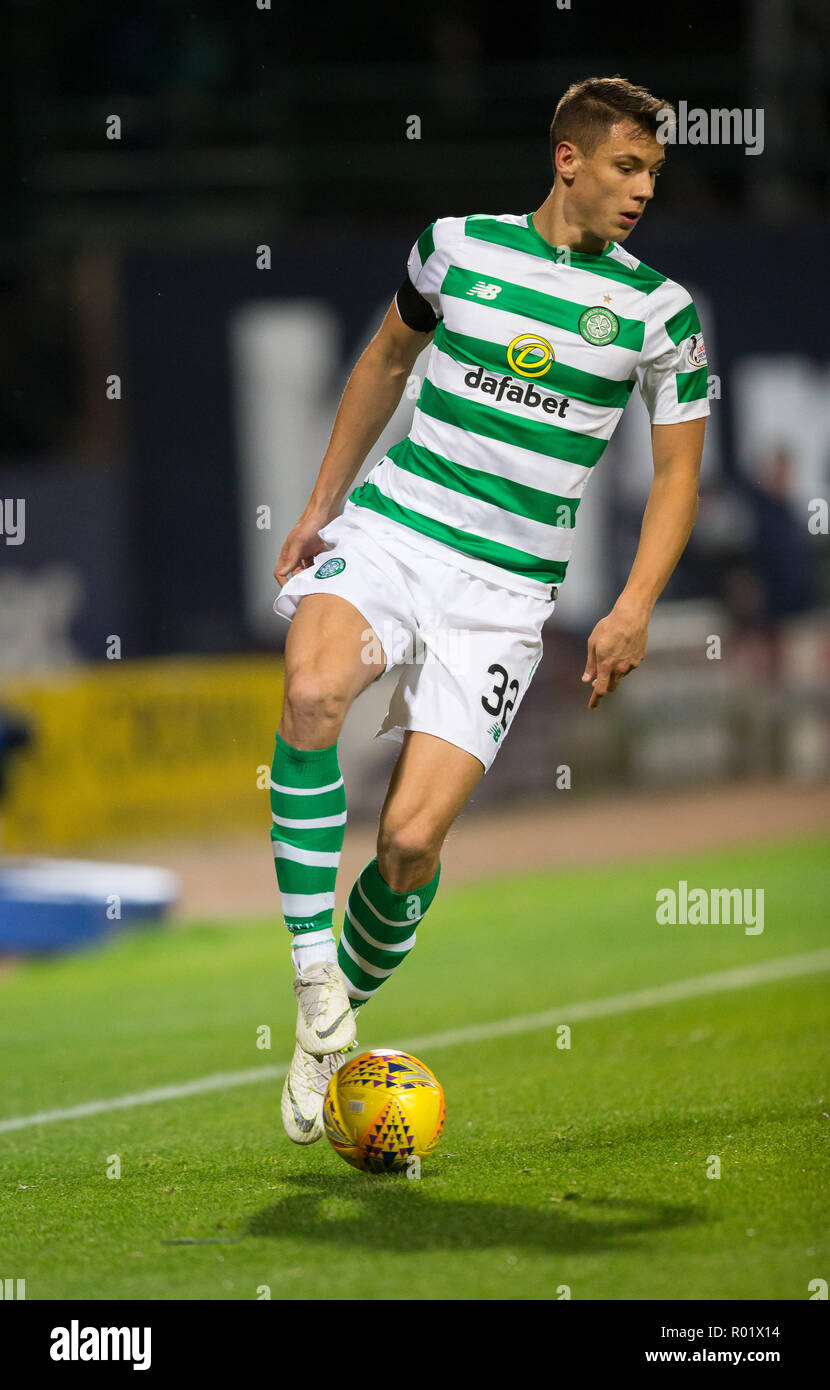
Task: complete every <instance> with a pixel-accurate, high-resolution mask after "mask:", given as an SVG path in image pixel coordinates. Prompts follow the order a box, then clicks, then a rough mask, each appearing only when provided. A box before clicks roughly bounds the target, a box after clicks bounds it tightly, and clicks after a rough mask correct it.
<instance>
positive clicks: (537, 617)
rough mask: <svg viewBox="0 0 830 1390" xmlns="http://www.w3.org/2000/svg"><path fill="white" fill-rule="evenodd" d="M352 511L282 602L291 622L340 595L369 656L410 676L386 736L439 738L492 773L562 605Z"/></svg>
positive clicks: (382, 732)
mask: <svg viewBox="0 0 830 1390" xmlns="http://www.w3.org/2000/svg"><path fill="white" fill-rule="evenodd" d="M398 530H400V531H401V532H404V530H405V528H404V527H400V528H396V529H395V532H394V533H389V532H382V533H381V532H379V531H378V530H377V529H376V528H375V527H374V526H373V527H372V528H371V529H370V528H369V527H368V526H367V527H362V526H360V525H357V524H356V523H354V522H353V521H351V520H347V519H346V518H344V517H343V516H338V517H335V519H334V521H331V522H329V524H328V525H327V526H325V527H323V529H322V531H321V532H320V535H321V537H322V539H323V540H324V541H325V542H326V547H327V548H326V550H325V551H321V553H320V554H319V555H317V556H316V557H315V560H314V564H313V565H311V566H309V568H308V569H306V570H303V571H302V573H300V574H295V575H294V576H293V577H292V578H291V579H289V580H288V582H287V583H286V584H285V585H284V587H283V589H282V591H281V593H280V596H279V598H277V599H276V600H275V602H274V609H275V611H276V612H277V613H280V614H282V616H283V617H285V618H288V619H289V620H290V619H291V618H293V616H294V614H295V612H296V610H297V604H298V603H299V601H300V599H301V598H303V597H304V596H305V595H306V594H339V595H340V597H341V598H344V599H347V600H348V601H349V603H351V604H353V606H354V607H355V608H357V609H358V611H359V612H360V613H362V614H363V617H364V618H365V619H366V629H367V630H366V633H365V634H364V641H365V643H366V651H367V653H371V654H372V655H367V660H371V659H372V656H374V659H375V660H377V659H378V658H380V657H381V654H382V653H383V654H385V656H386V670H387V671H390V670H392V668H393V667H395V666H401V667H402V668H403V669H402V672H401V677H400V680H399V681H398V684H397V686H396V688H395V691H394V694H393V695H392V699H391V701H390V704H389V710H388V712H387V715H386V718H385V719H384V721H383V723H382V724H381V726H380V728H379V729H378V732H377V734H376V735H375V737H376V738H386V739H395V740H396V741H398V742H401V741H402V740H403V735H404V731H405V730H407V729H411V730H417V731H419V732H421V733H425V734H433V735H434V736H435V737H436V738H441V739H444V740H445V741H446V742H447V743H452V744H455V745H456V747H458V748H464V749H466V751H467V752H468V753H472V754H473V756H474V757H476V758H478V759H479V760H480V762H482V763H483V765H484V771H485V772H487V771H488V769H489V768H490V766H491V765H492V763H493V760H494V758H495V756H496V754H497V752H498V750H499V748H500V747H501V744H502V743H503V741H504V738H505V736H506V735H507V733H508V732H509V729H510V726H511V723H512V721H513V719H514V717H515V714H516V711H517V709H518V708H519V705H520V704H521V702H522V699H523V698H524V695H525V692H526V691H527V688H528V686H529V685H530V681H531V677H532V676H533V672H534V671H535V669H536V667H537V665H538V664H539V661H540V659H541V656H542V636H541V631H542V624H543V623H544V622H545V620H546V618H549V617H550V615H551V613H552V612H553V610H554V606H555V601H554V600H553V599H551V598H549V597H547V596H546V597H544V598H537V597H534V596H529V595H527V594H520V593H515V592H514V591H513V590H510V589H503V588H501V587H500V586H498V585H495V584H490V583H488V582H487V581H486V580H484V579H479V578H477V577H476V576H475V575H471V574H468V573H467V572H466V571H465V570H462V569H457V568H456V566H455V565H453V564H451V563H449V562H447V561H444V560H439V559H436V558H434V557H433V556H431V555H426V554H424V553H423V551H420V550H417V549H416V548H415V546H413V545H411V544H409V543H408V542H407V540H406V538H405V536H404V535H402V536H401V537H399V536H398V534H397V533H398Z"/></svg>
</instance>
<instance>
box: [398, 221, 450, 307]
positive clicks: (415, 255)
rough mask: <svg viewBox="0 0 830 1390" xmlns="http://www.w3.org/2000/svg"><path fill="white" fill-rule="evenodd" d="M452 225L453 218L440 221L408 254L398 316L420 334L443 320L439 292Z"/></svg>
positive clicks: (431, 224) (446, 259) (431, 225)
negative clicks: (447, 233)
mask: <svg viewBox="0 0 830 1390" xmlns="http://www.w3.org/2000/svg"><path fill="white" fill-rule="evenodd" d="M452 221H453V219H452V218H449V217H441V218H439V219H438V220H437V221H436V222H431V223H430V225H429V226H428V227H427V228H426V229H425V230H424V231H423V232H421V235H420V236H419V237H418V240H417V241H416V242H415V245H414V246H413V247H412V250H411V251H410V253H409V259H408V260H407V263H406V280H405V281H404V284H403V285H402V286H401V289H400V290H399V291H398V293H397V295H396V303H397V306H398V313H399V314H400V316H401V318H402V319H403V321H404V323H406V324H408V325H409V327H410V328H415V329H417V330H418V331H419V332H429V331H430V330H431V329H433V328H434V327H435V325H436V324H437V323H438V320H439V319H441V318H442V317H443V310H442V308H441V297H440V290H441V284H442V282H443V279H444V276H445V274H446V272H447V265H448V256H447V249H446V246H445V242H446V224H449V223H451V222H452ZM406 281H408V282H409V285H410V286H411V287H412V293H410V290H409V288H408V286H407V283H406Z"/></svg>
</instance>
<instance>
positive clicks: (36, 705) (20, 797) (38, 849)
mask: <svg viewBox="0 0 830 1390" xmlns="http://www.w3.org/2000/svg"><path fill="white" fill-rule="evenodd" d="M282 691H283V664H282V658H281V657H279V656H251V657H229V658H201V657H188V658H182V657H176V658H171V659H168V660H156V661H130V662H121V661H112V662H101V663H100V664H98V665H95V666H86V667H77V668H74V667H73V668H68V669H66V670H61V671H50V672H49V673H44V674H43V675H41V676H33V675H29V676H25V677H24V676H15V677H8V678H4V679H2V680H0V699H2V701H3V703H4V705H6V706H8V707H9V708H11V709H13V710H14V711H15V712H17V713H19V714H22V715H23V716H24V717H25V718H27V719H28V720H29V721H30V723H31V724H32V726H33V732H34V741H33V744H32V746H31V747H30V748H29V749H27V750H25V751H23V752H22V753H20V754H19V756H17V757H16V758H15V759H14V760H13V763H12V766H11V774H10V777H9V784H8V793H7V797H6V800H5V802H4V805H3V808H2V827H3V835H2V849H3V850H4V851H5V852H7V853H18V852H22V853H41V854H51V853H53V852H54V851H57V850H63V849H66V848H69V847H72V846H79V845H89V844H93V843H95V842H97V841H102V842H104V841H113V842H117V841H121V842H122V843H124V842H127V841H129V840H131V839H132V838H133V837H135V838H140V837H141V838H146V837H152V836H155V835H161V834H168V833H169V834H179V833H181V834H190V833H195V832H198V831H201V832H203V833H204V834H205V835H206V836H209V835H211V834H212V833H213V832H214V831H216V830H221V829H226V828H231V827H244V826H247V825H250V826H257V825H259V826H262V825H263V823H264V824H266V825H267V824H268V821H269V811H268V798H267V791H266V790H265V789H264V787H263V774H262V768H263V766H267V767H269V768H270V764H271V759H272V756H273V751H274V733H275V730H276V728H277V724H278V723H279V719H280V711H281V709H282ZM265 787H267V779H266V781H265ZM263 818H264V821H263Z"/></svg>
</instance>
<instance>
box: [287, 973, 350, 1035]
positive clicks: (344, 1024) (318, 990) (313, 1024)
mask: <svg viewBox="0 0 830 1390" xmlns="http://www.w3.org/2000/svg"><path fill="white" fill-rule="evenodd" d="M294 993H295V994H296V996H297V1004H298V1008H297V1042H298V1043H299V1044H300V1047H301V1048H303V1049H304V1051H305V1052H310V1053H311V1054H312V1055H313V1056H315V1057H320V1056H324V1055H326V1054H328V1053H330V1052H342V1051H343V1049H344V1048H346V1047H350V1046H351V1044H352V1043H353V1042H354V1040H355V1033H356V1031H357V1030H356V1026H355V1017H354V1012H353V1010H352V1006H351V1004H350V1002H349V996H348V994H347V993H346V981H345V980H344V978H343V974H342V971H341V969H340V966H339V965H337V963H336V962H335V961H328V960H326V961H317V962H315V964H314V965H308V966H306V967H305V969H304V970H302V971H300V972H298V974H297V978H296V979H295V981H294Z"/></svg>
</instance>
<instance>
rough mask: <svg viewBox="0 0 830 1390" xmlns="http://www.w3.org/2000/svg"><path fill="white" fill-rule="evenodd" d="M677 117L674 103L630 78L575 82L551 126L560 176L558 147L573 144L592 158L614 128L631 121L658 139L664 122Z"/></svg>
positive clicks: (551, 145) (587, 79) (560, 103)
mask: <svg viewBox="0 0 830 1390" xmlns="http://www.w3.org/2000/svg"><path fill="white" fill-rule="evenodd" d="M667 111H671V112H672V113H674V107H673V106H672V103H671V102H670V101H661V100H660V98H659V97H655V96H652V94H651V92H649V91H647V90H646V88H645V87H636V86H635V85H634V83H633V82H629V81H628V79H627V78H626V77H620V76H619V74H617V75H616V76H614V77H586V78H585V80H584V81H583V82H573V83H571V86H570V87H569V88H568V90H567V92H565V95H564V96H563V97H561V98H560V100H559V102H558V104H557V107H556V111H555V113H554V117H553V120H552V121H551V125H550V158H551V163H552V164H553V166H554V173H556V163H555V156H556V146H557V145H558V144H559V142H560V140H571V141H572V142H573V144H575V145H578V146H579V148H580V150H582V152H583V154H586V155H592V154H593V152H594V150H595V149H596V147H597V145H599V144H601V143H602V141H603V140H604V139H605V137H606V136H607V134H608V132H609V130H610V129H611V126H612V125H615V124H616V123H617V122H618V121H623V120H629V121H633V122H634V124H635V125H638V126H639V127H640V129H641V130H644V131H647V132H648V134H649V135H654V136H656V134H657V129H658V124H659V123H660V118H661V116H662V118H663V119H664V120H665V117H666V113H667Z"/></svg>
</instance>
